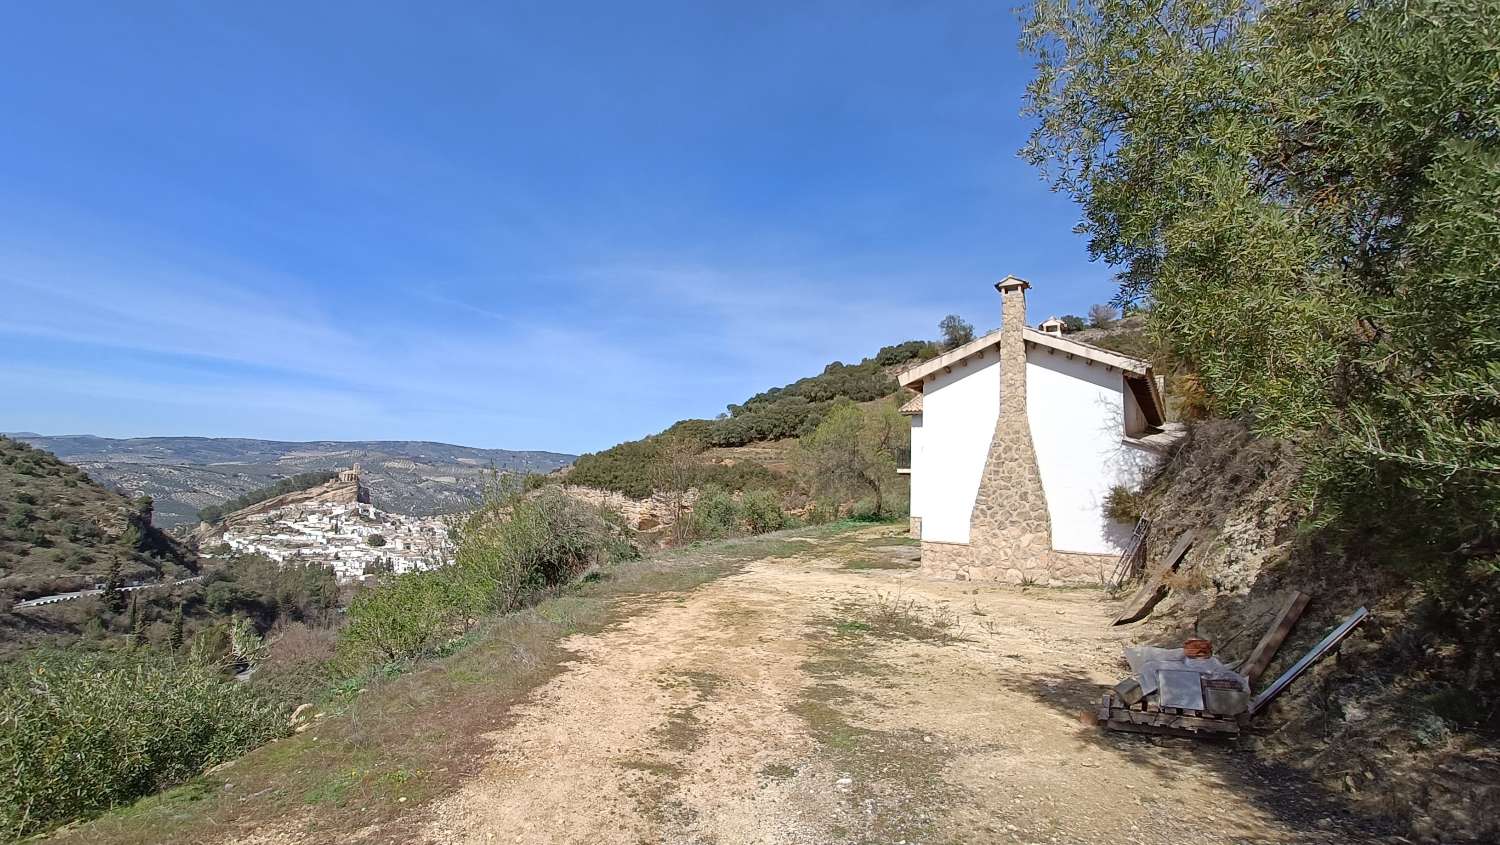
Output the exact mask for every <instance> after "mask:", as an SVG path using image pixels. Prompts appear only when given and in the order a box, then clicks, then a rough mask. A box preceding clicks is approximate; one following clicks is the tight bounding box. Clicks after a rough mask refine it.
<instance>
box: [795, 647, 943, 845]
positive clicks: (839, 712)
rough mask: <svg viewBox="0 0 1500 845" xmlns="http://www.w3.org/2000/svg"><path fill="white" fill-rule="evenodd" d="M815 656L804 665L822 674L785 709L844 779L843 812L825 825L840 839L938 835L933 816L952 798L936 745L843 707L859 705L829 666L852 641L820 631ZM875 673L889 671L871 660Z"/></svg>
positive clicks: (895, 839)
mask: <svg viewBox="0 0 1500 845" xmlns="http://www.w3.org/2000/svg"><path fill="white" fill-rule="evenodd" d="M815 642H816V647H815V652H816V654H815V656H814V657H812V658H810V659H809V660H808V661H807V663H805V664H804V670H805V671H808V672H809V673H811V674H814V675H820V674H821V675H822V677H823V680H821V681H820V682H819V683H817V684H814V685H812V686H810V687H807V688H806V689H804V690H803V691H802V694H801V695H800V696H799V698H798V700H797V702H796V703H795V704H794V705H793V706H792V708H791V712H792V713H794V714H795V715H797V716H799V717H800V718H801V719H802V720H803V722H804V723H805V724H806V725H807V729H808V733H810V734H811V735H812V737H813V739H814V740H816V741H817V743H818V745H819V748H820V749H821V751H822V753H823V754H824V755H825V756H826V757H827V758H828V760H829V763H830V764H831V766H832V767H833V769H834V770H835V771H837V772H839V773H841V774H842V775H844V776H846V777H848V778H850V783H849V784H848V786H847V788H844V789H842V790H841V793H840V794H841V795H842V796H843V798H844V802H843V809H842V812H840V813H839V815H838V817H837V818H836V819H833V820H830V821H831V822H832V824H830V830H831V831H832V832H833V833H834V835H835V836H836V837H838V839H839V840H840V841H844V840H848V841H858V842H866V841H870V842H898V841H906V842H918V841H928V840H930V839H931V837H932V836H933V834H935V833H936V831H935V829H934V826H933V821H932V820H933V819H934V818H936V817H937V815H938V814H937V810H939V809H941V808H942V807H943V806H945V805H946V803H947V802H948V801H949V800H951V798H952V794H951V792H952V789H951V787H949V786H948V785H947V784H946V783H945V782H944V781H943V779H942V775H941V773H942V769H943V766H944V764H945V762H946V760H945V753H944V752H943V750H942V749H941V746H940V745H938V744H936V743H932V742H929V741H928V738H927V737H924V736H923V735H921V734H920V733H918V732H915V731H889V730H879V729H873V728H867V727H863V726H861V725H859V724H857V723H856V721H855V720H854V719H853V718H852V717H851V716H850V714H849V713H848V709H849V708H851V707H854V706H857V704H858V699H857V697H856V696H855V694H854V693H852V692H851V691H850V690H849V689H847V688H846V687H844V686H843V685H842V684H840V683H839V682H838V681H839V678H840V677H842V676H840V675H837V674H828V669H829V668H830V667H831V666H837V665H839V664H840V663H843V662H844V661H846V660H847V659H848V657H847V653H848V652H849V651H850V650H851V645H850V643H849V642H848V641H847V640H846V639H841V638H838V637H836V636H829V635H828V633H827V631H826V629H825V633H824V635H823V636H822V637H820V638H818V639H817V640H816V641H815ZM864 662H865V664H867V665H869V664H873V665H874V666H875V667H876V668H875V669H874V671H876V672H882V671H888V670H887V668H886V667H885V666H884V665H883V664H880V663H879V661H878V660H873V659H871V658H870V656H869V654H868V651H867V650H866V654H865V657H864Z"/></svg>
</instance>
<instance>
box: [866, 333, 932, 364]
mask: <svg viewBox="0 0 1500 845" xmlns="http://www.w3.org/2000/svg"><path fill="white" fill-rule="evenodd" d="M940 354H942V349H941V348H940V347H939V346H938V345H937V344H936V343H933V342H932V341H930V340H908V341H907V342H905V343H898V344H896V345H894V346H882V347H881V348H880V351H879V352H876V353H875V363H877V364H879V365H880V366H882V367H893V366H896V365H897V364H908V363H915V362H920V361H926V360H929V359H932V358H936V357H937V356H938V355H940Z"/></svg>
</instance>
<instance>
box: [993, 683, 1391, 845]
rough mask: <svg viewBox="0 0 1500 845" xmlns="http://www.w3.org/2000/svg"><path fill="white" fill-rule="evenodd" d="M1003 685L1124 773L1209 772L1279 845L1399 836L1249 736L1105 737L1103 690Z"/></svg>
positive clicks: (1173, 775) (1171, 775)
mask: <svg viewBox="0 0 1500 845" xmlns="http://www.w3.org/2000/svg"><path fill="white" fill-rule="evenodd" d="M1123 674H1124V672H1123V670H1122V676H1123ZM1001 685H1002V687H1003V688H1004V689H1005V691H1006V692H1007V693H1012V694H1020V695H1024V696H1027V697H1029V698H1031V699H1032V700H1034V701H1036V702H1038V703H1040V704H1042V705H1044V706H1046V707H1048V708H1049V709H1051V710H1053V711H1055V712H1057V713H1060V714H1063V715H1066V716H1067V717H1069V718H1070V719H1076V720H1077V721H1078V722H1079V728H1078V731H1077V734H1076V736H1075V737H1074V738H1075V740H1076V741H1077V742H1078V743H1080V744H1081V745H1083V746H1085V747H1088V748H1093V749H1097V750H1099V751H1103V752H1106V753H1108V754H1110V755H1112V756H1114V757H1116V758H1118V760H1119V761H1120V765H1122V766H1132V767H1138V768H1144V769H1147V770H1149V771H1151V772H1153V773H1154V774H1156V775H1157V776H1158V777H1160V778H1161V779H1162V780H1163V781H1164V782H1170V781H1174V780H1178V779H1180V778H1181V777H1183V776H1184V775H1190V774H1192V772H1193V769H1195V768H1197V769H1207V770H1209V771H1210V772H1211V773H1212V775H1213V776H1214V777H1215V778H1217V780H1218V781H1219V782H1220V783H1221V784H1222V785H1223V788H1225V789H1227V790H1228V791H1229V792H1231V793H1232V794H1233V795H1235V796H1237V797H1239V798H1240V799H1242V800H1244V801H1245V802H1247V803H1248V804H1249V805H1251V806H1252V807H1254V808H1255V809H1257V810H1260V811H1261V812H1263V813H1264V814H1266V815H1267V816H1268V817H1270V818H1272V819H1274V820H1276V821H1277V822H1279V823H1280V824H1281V825H1282V826H1283V827H1284V828H1285V830H1286V836H1287V837H1290V838H1283V839H1279V840H1278V841H1282V842H1286V843H1289V845H1314V843H1318V844H1319V845H1327V843H1339V842H1351V843H1353V842H1370V841H1374V840H1376V839H1378V838H1385V837H1393V836H1397V835H1399V833H1401V831H1402V828H1401V826H1400V825H1399V824H1397V823H1396V822H1394V821H1393V820H1391V819H1388V818H1385V817H1381V816H1374V815H1371V814H1368V813H1365V812H1361V810H1360V809H1359V808H1358V807H1355V806H1353V805H1352V804H1351V803H1350V802H1349V801H1348V800H1347V799H1346V798H1345V797H1344V796H1342V795H1340V794H1339V793H1336V792H1332V791H1330V790H1328V789H1326V788H1325V787H1323V786H1322V785H1321V784H1318V783H1316V782H1315V781H1313V780H1312V779H1311V778H1309V777H1308V776H1307V775H1306V774H1305V773H1303V772H1300V771H1297V770H1296V769H1292V768H1290V767H1287V766H1282V765H1277V764H1272V763H1267V762H1264V761H1261V760H1258V759H1257V758H1256V757H1255V756H1254V755H1253V753H1252V752H1251V751H1250V750H1249V749H1248V748H1246V747H1245V739H1246V737H1248V736H1249V735H1250V734H1242V735H1241V738H1240V739H1238V740H1237V739H1233V738H1204V739H1196V738H1188V737H1165V736H1154V735H1149V734H1137V733H1127V732H1121V731H1109V730H1105V729H1104V728H1102V727H1097V726H1094V725H1093V720H1092V718H1091V717H1092V714H1093V712H1094V711H1095V710H1096V709H1097V707H1098V705H1099V701H1100V699H1101V698H1102V697H1103V695H1104V692H1105V691H1106V690H1107V689H1108V687H1106V686H1104V685H1101V684H1098V683H1095V682H1094V681H1092V680H1089V679H1088V678H1085V677H1081V676H1077V675H1070V674H1067V673H1066V672H1058V673H1040V672H1008V673H1006V675H1005V677H1004V678H1002V680H1001ZM1086 714H1087V715H1086ZM1085 722H1087V724H1085ZM1141 797H1149V796H1141ZM1230 839H1235V837H1232V836H1231V837H1230Z"/></svg>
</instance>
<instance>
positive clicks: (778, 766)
mask: <svg viewBox="0 0 1500 845" xmlns="http://www.w3.org/2000/svg"><path fill="white" fill-rule="evenodd" d="M760 774H761V777H764V778H769V779H771V780H791V779H792V778H794V777H796V776H797V770H796V769H795V768H793V767H792V766H788V765H787V764H785V763H767V764H766V765H764V766H762V767H761V769H760Z"/></svg>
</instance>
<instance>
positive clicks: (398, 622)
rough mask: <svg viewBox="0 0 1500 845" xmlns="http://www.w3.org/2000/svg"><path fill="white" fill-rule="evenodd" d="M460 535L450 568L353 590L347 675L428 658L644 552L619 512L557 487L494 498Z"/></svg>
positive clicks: (346, 632)
mask: <svg viewBox="0 0 1500 845" xmlns="http://www.w3.org/2000/svg"><path fill="white" fill-rule="evenodd" d="M456 533H457V548H456V549H455V552H454V557H453V563H452V564H450V565H449V566H446V567H444V568H442V569H438V570H434V571H431V572H409V573H406V574H403V575H393V576H387V577H385V578H383V579H381V580H380V581H379V582H378V583H377V584H376V585H375V586H373V587H370V588H367V589H365V590H362V591H360V592H359V593H357V594H356V595H355V597H354V600H353V601H352V602H351V603H350V605H349V610H348V613H347V614H346V615H347V620H348V621H347V624H346V625H345V627H344V629H343V631H342V633H341V635H340V638H339V645H338V651H339V657H340V662H341V664H342V666H343V668H344V669H345V671H349V672H356V671H359V670H360V669H362V668H364V667H367V666H369V665H371V664H379V663H389V662H393V661H397V660H411V659H415V658H418V657H421V656H423V655H426V654H429V653H431V652H433V651H434V650H436V649H438V648H439V647H440V646H442V645H443V644H444V643H446V642H448V641H449V640H451V639H453V638H454V637H455V636H457V635H458V634H460V633H461V632H462V631H463V630H464V628H466V627H467V626H468V624H469V623H470V622H471V621H472V620H473V619H475V618H477V617H479V616H482V615H484V614H487V613H506V612H509V611H512V610H516V609H517V608H520V607H522V606H524V605H525V604H527V603H528V602H530V601H531V600H533V599H534V598H535V597H536V596H538V595H539V594H541V593H542V592H544V591H545V590H547V589H549V588H552V587H556V586H560V585H562V584H566V583H568V582H570V581H572V580H574V579H576V578H577V577H578V576H580V575H582V574H583V573H584V572H585V571H587V570H588V569H589V568H591V567H594V566H598V565H602V564H604V563H608V562H610V561H614V560H621V559H624V558H628V557H632V556H634V555H636V554H638V552H637V551H636V550H635V548H634V546H632V545H631V544H630V542H629V539H628V538H627V537H626V536H624V529H623V527H622V526H621V524H620V521H619V520H618V519H617V518H611V516H610V515H609V514H608V513H607V512H604V511H600V510H598V509H595V508H591V507H589V506H587V505H584V504H582V503H580V502H578V501H577V500H575V499H573V498H571V497H569V496H568V495H567V494H566V493H564V492H563V491H562V490H561V489H560V488H558V487H551V486H549V487H546V488H543V489H542V490H541V491H540V492H539V493H537V494H535V495H532V496H512V497H507V498H499V497H492V498H491V499H490V500H489V501H487V502H486V503H485V505H484V506H483V507H482V508H480V509H479V510H477V511H475V512H474V513H473V514H470V515H469V516H468V517H467V518H466V519H464V521H463V522H462V523H460V524H459V525H458V526H457V527H456Z"/></svg>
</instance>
